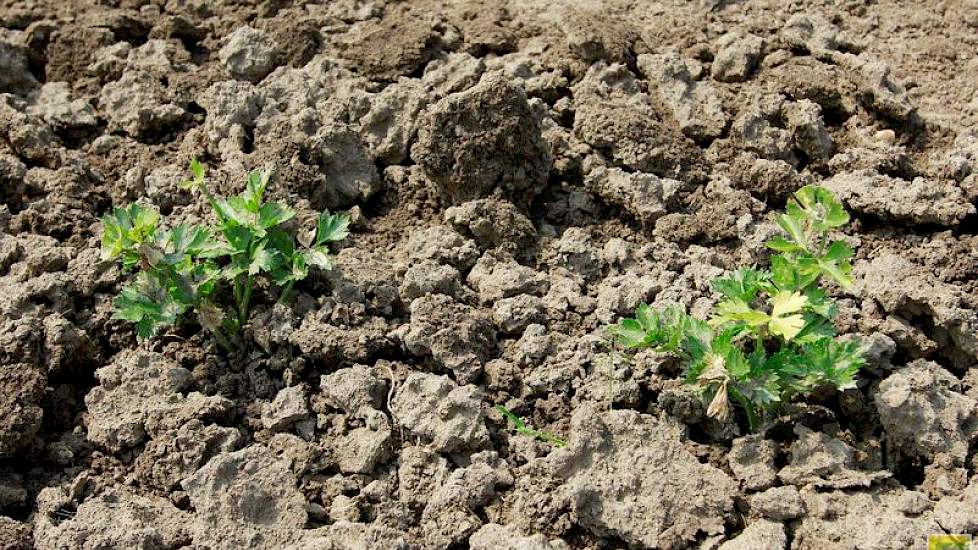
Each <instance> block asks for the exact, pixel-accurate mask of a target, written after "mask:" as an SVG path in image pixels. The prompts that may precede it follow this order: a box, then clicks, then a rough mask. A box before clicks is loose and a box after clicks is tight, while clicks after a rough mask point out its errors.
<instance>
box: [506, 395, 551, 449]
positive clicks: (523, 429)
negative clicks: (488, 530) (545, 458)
mask: <svg viewBox="0 0 978 550" xmlns="http://www.w3.org/2000/svg"><path fill="white" fill-rule="evenodd" d="M495 409H496V410H497V411H499V414H501V415H503V416H504V417H506V419H508V420H509V421H510V422H512V423H513V427H514V428H516V433H519V434H522V435H525V436H527V437H531V438H533V439H537V440H540V441H543V442H544V443H549V444H551V445H553V446H554V447H557V448H560V447H566V446H567V442H566V441H564V440H563V439H561V438H559V437H557V436H555V435H553V434H549V433H547V432H542V431H540V430H534V429H533V428H529V427H527V425H526V423H525V422H523V420H522V419H520V417H518V416H516V414H514V413H513V411H511V410H509V409H507V408H506V407H504V406H502V405H496V406H495Z"/></svg>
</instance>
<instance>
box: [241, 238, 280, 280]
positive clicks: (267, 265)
mask: <svg viewBox="0 0 978 550" xmlns="http://www.w3.org/2000/svg"><path fill="white" fill-rule="evenodd" d="M275 255H276V252H275V251H273V250H269V249H267V248H265V245H264V243H262V242H259V244H258V245H257V246H255V249H254V252H253V254H252V256H251V263H250V264H249V265H248V274H249V275H257V274H259V273H262V272H266V271H271V270H272V268H273V267H275Z"/></svg>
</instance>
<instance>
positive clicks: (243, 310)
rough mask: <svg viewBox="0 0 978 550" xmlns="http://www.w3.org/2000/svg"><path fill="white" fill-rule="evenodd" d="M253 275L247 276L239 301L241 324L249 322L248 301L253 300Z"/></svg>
mask: <svg viewBox="0 0 978 550" xmlns="http://www.w3.org/2000/svg"><path fill="white" fill-rule="evenodd" d="M252 282H253V280H252V278H251V275H246V276H245V283H244V291H243V292H242V294H241V301H240V302H239V303H238V320H239V321H240V323H241V326H244V325H245V323H247V322H248V303H249V302H250V301H251V286H252Z"/></svg>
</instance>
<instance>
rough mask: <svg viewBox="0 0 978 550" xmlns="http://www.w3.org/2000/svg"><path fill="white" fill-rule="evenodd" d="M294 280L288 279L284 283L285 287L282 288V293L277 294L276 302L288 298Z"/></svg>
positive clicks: (281, 301) (282, 301)
mask: <svg viewBox="0 0 978 550" xmlns="http://www.w3.org/2000/svg"><path fill="white" fill-rule="evenodd" d="M294 284H295V281H289V282H287V283H285V288H283V289H282V293H281V294H279V296H278V303H280V304H284V303H285V302H286V301H287V300H288V299H289V294H290V293H291V292H292V285H294Z"/></svg>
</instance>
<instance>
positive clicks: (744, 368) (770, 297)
mask: <svg viewBox="0 0 978 550" xmlns="http://www.w3.org/2000/svg"><path fill="white" fill-rule="evenodd" d="M848 221H849V215H848V214H847V213H846V212H845V210H844V209H843V208H842V205H840V204H839V202H838V201H837V200H836V199H835V197H834V196H832V194H831V193H830V192H829V191H828V190H826V189H824V188H821V187H817V186H806V187H803V188H801V189H799V190H798V191H797V192H796V193H795V195H794V198H792V199H791V200H789V202H788V205H787V209H786V212H785V213H783V214H781V215H779V216H778V225H779V226H780V227H781V229H782V230H783V231H784V235H779V236H776V237H774V238H772V239H771V240H770V241H768V243H767V246H768V247H769V248H771V249H772V250H773V251H775V252H777V254H776V255H774V256H773V257H772V258H771V268H770V269H757V268H755V267H746V268H741V269H738V270H736V271H734V272H733V273H731V274H730V275H729V276H727V277H720V278H718V279H716V280H714V281H713V288H714V290H716V291H717V292H718V293H719V294H720V295H721V300H720V302H719V303H718V304H717V305H716V308H715V309H714V311H713V313H712V315H711V316H710V318H709V319H708V320H707V321H702V320H700V319H695V318H693V317H691V316H689V315H687V314H686V313H685V312H684V311H683V310H682V309H680V308H678V307H673V308H668V309H665V310H663V311H653V310H652V309H651V308H650V307H649V306H648V305H644V304H643V305H641V306H639V307H638V309H637V310H636V312H635V317H634V318H630V319H623V320H621V321H620V322H619V323H618V324H616V325H613V326H611V327H610V328H609V332H610V333H611V334H612V336H613V338H614V339H615V341H616V342H617V343H618V344H620V345H621V346H622V347H623V348H625V349H631V350H635V349H641V348H650V349H653V350H656V351H659V352H663V353H669V354H673V355H676V356H678V357H680V358H681V359H683V361H684V370H685V379H686V382H687V383H690V384H695V385H696V386H698V387H699V388H700V389H701V390H702V393H703V394H704V397H705V399H706V400H707V401H708V402H709V406H708V408H707V414H708V415H709V416H710V417H713V418H716V419H718V420H721V421H725V420H727V419H728V418H729V417H730V414H731V409H732V407H733V406H739V407H740V408H741V409H743V411H744V413H745V414H746V416H747V421H748V424H749V425H750V428H751V429H752V430H755V429H757V428H759V427H760V426H762V425H763V424H764V423H765V422H766V421H768V420H769V416H770V415H771V414H773V413H775V412H776V411H777V410H778V409H779V408H780V407H781V406H782V405H783V404H784V403H786V402H788V401H790V400H791V399H792V398H794V397H795V396H798V395H806V394H809V393H811V392H813V391H815V390H816V389H818V388H821V387H832V388H835V389H838V390H843V389H847V388H852V387H855V381H854V379H855V375H856V373H857V372H858V371H859V369H860V368H861V367H862V366H863V365H864V363H865V361H864V359H863V355H862V349H861V348H860V346H859V345H858V344H857V343H856V342H853V341H839V340H837V339H836V338H835V337H836V332H835V327H834V325H833V324H832V318H833V317H834V316H835V314H836V310H837V308H836V305H835V303H834V301H833V300H832V299H830V298H829V297H828V296H827V295H826V293H825V291H824V290H823V289H822V288H821V287H820V286H819V282H820V281H821V279H822V278H823V277H827V278H829V279H831V280H833V281H835V282H836V283H837V284H839V285H840V286H842V287H843V288H848V287H850V286H851V285H852V279H851V277H850V274H849V273H850V270H851V269H852V266H851V264H850V263H849V260H850V258H852V255H853V253H852V250H851V249H850V248H849V247H848V246H847V245H846V244H845V243H844V242H842V241H840V240H831V239H830V238H829V233H830V232H831V231H832V230H835V229H838V228H839V227H842V226H843V225H845V224H846V223H848Z"/></svg>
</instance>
